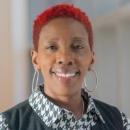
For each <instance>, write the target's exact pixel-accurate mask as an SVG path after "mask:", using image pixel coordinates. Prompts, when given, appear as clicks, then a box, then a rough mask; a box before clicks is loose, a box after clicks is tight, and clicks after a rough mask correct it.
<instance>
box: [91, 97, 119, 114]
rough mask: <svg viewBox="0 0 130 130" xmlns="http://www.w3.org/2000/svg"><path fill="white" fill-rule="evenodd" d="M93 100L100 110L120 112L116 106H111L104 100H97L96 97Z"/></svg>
mask: <svg viewBox="0 0 130 130" xmlns="http://www.w3.org/2000/svg"><path fill="white" fill-rule="evenodd" d="M93 100H94V103H95V105H96V107H97V108H98V109H99V110H100V111H104V112H117V113H120V111H119V109H118V108H117V107H116V106H113V105H111V104H108V103H105V102H103V101H100V100H97V99H93Z"/></svg>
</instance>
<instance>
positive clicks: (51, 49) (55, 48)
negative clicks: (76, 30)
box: [46, 43, 58, 51]
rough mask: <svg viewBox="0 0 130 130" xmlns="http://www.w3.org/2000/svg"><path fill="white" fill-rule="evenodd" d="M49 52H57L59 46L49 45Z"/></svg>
mask: <svg viewBox="0 0 130 130" xmlns="http://www.w3.org/2000/svg"><path fill="white" fill-rule="evenodd" d="M46 49H47V50H49V51H56V50H57V49H58V47H57V45H56V44H55V43H49V45H48V46H47V47H46Z"/></svg>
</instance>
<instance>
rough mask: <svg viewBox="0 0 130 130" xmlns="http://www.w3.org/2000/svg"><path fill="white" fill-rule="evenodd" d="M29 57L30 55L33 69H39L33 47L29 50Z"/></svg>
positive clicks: (36, 54) (36, 53)
mask: <svg viewBox="0 0 130 130" xmlns="http://www.w3.org/2000/svg"><path fill="white" fill-rule="evenodd" d="M31 57H32V64H33V66H34V69H35V70H40V66H39V64H38V61H37V58H38V52H37V51H35V50H34V49H32V50H31Z"/></svg>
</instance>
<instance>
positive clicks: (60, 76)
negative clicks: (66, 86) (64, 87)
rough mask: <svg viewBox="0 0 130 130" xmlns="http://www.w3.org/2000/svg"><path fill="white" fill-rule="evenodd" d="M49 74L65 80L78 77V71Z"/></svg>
mask: <svg viewBox="0 0 130 130" xmlns="http://www.w3.org/2000/svg"><path fill="white" fill-rule="evenodd" d="M51 73H52V74H55V75H56V76H57V77H59V78H66V79H67V78H72V77H75V76H78V75H80V71H77V72H67V73H63V72H54V71H52V72H51Z"/></svg>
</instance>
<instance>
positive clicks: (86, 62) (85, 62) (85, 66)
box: [79, 55, 92, 71]
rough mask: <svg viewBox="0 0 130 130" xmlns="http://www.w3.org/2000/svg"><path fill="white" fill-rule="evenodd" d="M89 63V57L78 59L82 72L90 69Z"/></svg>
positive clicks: (90, 58) (90, 59)
mask: <svg viewBox="0 0 130 130" xmlns="http://www.w3.org/2000/svg"><path fill="white" fill-rule="evenodd" d="M91 61H92V57H91V55H84V56H82V57H80V58H79V63H80V66H81V69H82V70H84V71H85V70H88V68H89V67H90V64H91Z"/></svg>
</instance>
